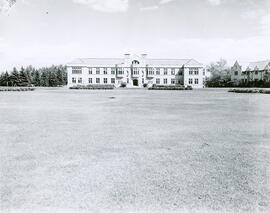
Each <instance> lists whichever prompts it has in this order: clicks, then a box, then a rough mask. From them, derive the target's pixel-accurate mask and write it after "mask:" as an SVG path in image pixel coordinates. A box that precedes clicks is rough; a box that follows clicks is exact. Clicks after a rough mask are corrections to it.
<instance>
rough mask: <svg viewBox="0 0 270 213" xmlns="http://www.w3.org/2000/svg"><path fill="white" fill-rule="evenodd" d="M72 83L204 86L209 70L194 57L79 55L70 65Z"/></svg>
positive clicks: (70, 82) (69, 71) (133, 85)
mask: <svg viewBox="0 0 270 213" xmlns="http://www.w3.org/2000/svg"><path fill="white" fill-rule="evenodd" d="M67 71H68V86H69V87H71V86H75V85H91V84H113V85H115V86H116V87H119V86H121V84H123V83H124V84H126V86H127V87H143V86H144V85H146V84H148V85H153V84H156V85H183V86H192V87H193V88H203V87H204V86H205V79H206V77H207V73H206V71H205V68H204V66H203V65H202V64H201V63H199V62H197V61H196V60H194V59H150V58H147V55H146V54H142V55H141V56H137V55H134V56H131V55H130V54H125V55H124V57H123V58H79V59H75V60H74V61H72V62H71V63H69V64H68V65H67Z"/></svg>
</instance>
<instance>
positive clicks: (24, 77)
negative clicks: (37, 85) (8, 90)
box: [18, 67, 29, 87]
mask: <svg viewBox="0 0 270 213" xmlns="http://www.w3.org/2000/svg"><path fill="white" fill-rule="evenodd" d="M18 86H22V87H24V86H29V82H28V78H27V75H26V72H25V69H24V68H23V67H21V70H20V73H19V83H18Z"/></svg>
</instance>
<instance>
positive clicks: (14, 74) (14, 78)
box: [9, 67, 20, 86]
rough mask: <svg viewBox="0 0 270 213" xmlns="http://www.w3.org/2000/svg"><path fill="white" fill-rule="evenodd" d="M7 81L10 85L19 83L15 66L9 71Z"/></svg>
mask: <svg viewBox="0 0 270 213" xmlns="http://www.w3.org/2000/svg"><path fill="white" fill-rule="evenodd" d="M9 81H10V83H11V86H17V85H19V84H20V76H19V72H18V70H17V69H16V67H14V68H13V71H12V72H11V75H10V77H9Z"/></svg>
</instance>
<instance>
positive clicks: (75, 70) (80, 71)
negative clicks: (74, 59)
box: [72, 67, 82, 74]
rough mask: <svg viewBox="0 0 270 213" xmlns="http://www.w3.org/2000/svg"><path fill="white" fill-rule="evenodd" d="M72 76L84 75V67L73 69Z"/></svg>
mask: <svg viewBox="0 0 270 213" xmlns="http://www.w3.org/2000/svg"><path fill="white" fill-rule="evenodd" d="M72 74H82V67H72Z"/></svg>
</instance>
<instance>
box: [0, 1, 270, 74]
mask: <svg viewBox="0 0 270 213" xmlns="http://www.w3.org/2000/svg"><path fill="white" fill-rule="evenodd" d="M125 53H131V54H138V55H139V54H142V53H147V54H148V57H149V58H194V59H196V60H197V61H199V62H202V63H204V64H205V65H207V64H208V63H210V62H214V61H217V60H219V59H220V58H224V59H226V60H227V61H228V63H229V64H230V65H232V64H233V63H234V62H235V60H238V61H240V62H243V63H247V62H249V61H258V60H266V59H270V0H17V1H15V0H12V1H8V0H0V71H4V70H9V69H11V68H12V67H14V66H16V67H20V66H27V65H30V64H31V65H34V66H36V67H40V66H50V65H51V64H66V63H68V62H70V61H71V60H73V59H74V58H79V57H83V58H87V57H123V54H125Z"/></svg>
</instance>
